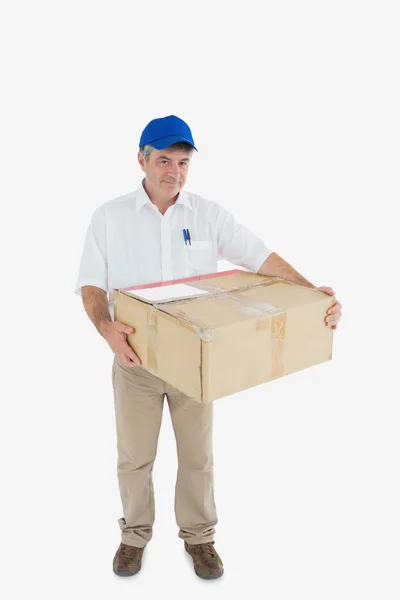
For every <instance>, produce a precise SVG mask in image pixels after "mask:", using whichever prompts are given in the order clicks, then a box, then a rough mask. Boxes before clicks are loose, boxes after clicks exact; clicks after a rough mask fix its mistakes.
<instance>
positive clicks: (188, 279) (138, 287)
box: [118, 269, 242, 292]
mask: <svg viewBox="0 0 400 600" xmlns="http://www.w3.org/2000/svg"><path fill="white" fill-rule="evenodd" d="M241 272H242V269H232V270H231V271H220V272H219V273H209V274H207V275H197V276H196V277H186V278H184V279H172V280H171V281H158V282H157V283H145V284H143V285H132V286H131V287H124V288H120V289H119V290H118V291H119V292H127V291H128V290H145V289H148V288H154V287H163V286H166V285H176V284H177V283H190V282H191V281H201V280H202V279H211V277H223V276H224V275H233V274H234V273H241Z"/></svg>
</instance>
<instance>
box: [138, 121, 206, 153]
mask: <svg viewBox="0 0 400 600" xmlns="http://www.w3.org/2000/svg"><path fill="white" fill-rule="evenodd" d="M177 142H187V143H188V144H190V145H191V146H193V148H194V149H195V150H196V152H198V150H197V148H196V146H195V145H194V141H193V138H192V132H191V131H190V128H189V125H187V123H185V121H182V119H180V118H179V117H175V116H174V115H169V116H168V117H162V118H161V119H153V120H152V121H150V123H148V124H147V125H146V127H145V128H144V129H143V132H142V135H141V137H140V142H139V148H141V147H142V146H144V145H145V144H150V145H151V146H153V147H154V148H156V150H162V149H163V148H166V147H167V146H172V144H176V143H177Z"/></svg>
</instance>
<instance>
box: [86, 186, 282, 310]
mask: <svg viewBox="0 0 400 600" xmlns="http://www.w3.org/2000/svg"><path fill="white" fill-rule="evenodd" d="M183 229H189V233H190V237H191V242H192V243H191V245H190V244H185V240H184V236H183ZM271 252H272V250H269V249H268V248H267V247H266V245H265V244H264V242H263V241H262V240H261V239H260V238H258V237H257V236H256V235H254V234H253V233H252V232H251V231H249V230H248V229H247V228H246V227H244V226H243V225H238V224H237V223H236V222H235V218H234V217H233V215H232V214H231V213H230V212H228V211H227V210H225V209H224V208H223V207H222V206H220V205H219V204H217V203H216V202H212V201H209V200H206V199H205V198H202V197H200V196H197V195H196V194H192V193H191V192H186V191H183V190H182V191H181V192H180V193H179V196H178V198H177V200H176V202H175V204H173V205H172V206H170V207H169V208H168V209H167V210H166V212H165V214H164V215H162V214H161V213H160V212H159V210H158V208H157V207H156V206H155V205H154V204H153V203H152V202H151V201H150V199H149V197H148V195H147V193H146V191H145V189H144V187H143V181H142V184H141V186H140V188H139V189H138V190H136V191H134V192H131V193H129V194H126V195H124V196H120V197H119V198H115V199H114V200H111V201H109V202H105V203H104V204H102V205H101V206H99V207H98V208H97V209H96V210H95V211H94V213H93V216H92V219H91V222H90V224H89V227H88V230H87V234H86V239H85V243H84V247H83V253H82V258H81V263H80V269H79V276H78V280H77V282H76V286H75V293H77V294H79V295H82V290H81V288H82V286H83V285H93V286H96V287H98V288H101V289H102V290H104V291H105V292H107V293H108V304H109V310H110V315H111V318H112V319H114V300H113V290H114V289H119V288H123V287H129V286H132V285H141V284H145V283H155V282H158V281H169V280H173V279H180V278H183V277H191V276H195V275H203V274H206V273H215V272H217V271H218V262H217V261H218V259H224V260H227V261H229V262H231V263H234V264H235V265H238V266H241V267H243V268H245V269H247V270H249V271H252V272H254V273H256V272H257V271H258V269H259V268H260V267H261V265H262V264H263V262H264V261H265V259H266V258H267V256H269V254H271Z"/></svg>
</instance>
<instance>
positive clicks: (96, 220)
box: [75, 207, 108, 296]
mask: <svg viewBox="0 0 400 600" xmlns="http://www.w3.org/2000/svg"><path fill="white" fill-rule="evenodd" d="M107 281H108V277H107V254H106V219H105V215H104V211H103V208H102V207H99V208H97V209H96V210H95V212H94V213H93V216H92V218H91V221H90V224H89V227H88V229H87V232H86V238H85V242H84V246H83V252H82V258H81V263H80V267H79V275H78V280H77V282H76V284H75V293H76V294H78V295H79V296H82V286H84V285H94V286H96V287H98V288H101V289H102V290H104V291H105V292H107V291H108V289H107V288H108V286H107Z"/></svg>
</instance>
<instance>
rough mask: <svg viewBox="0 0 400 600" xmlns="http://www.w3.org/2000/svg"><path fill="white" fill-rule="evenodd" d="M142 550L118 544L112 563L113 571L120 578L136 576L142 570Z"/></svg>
mask: <svg viewBox="0 0 400 600" xmlns="http://www.w3.org/2000/svg"><path fill="white" fill-rule="evenodd" d="M143 550H144V547H143V548H137V547H136V546H127V545H126V544H122V542H121V544H120V546H119V548H118V550H117V553H116V555H115V556H114V561H113V571H114V573H115V574H116V575H120V576H121V577H129V576H130V575H136V573H138V571H140V569H141V568H142V555H143Z"/></svg>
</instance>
